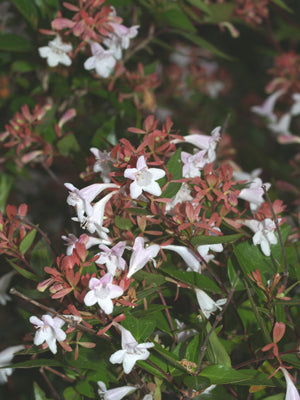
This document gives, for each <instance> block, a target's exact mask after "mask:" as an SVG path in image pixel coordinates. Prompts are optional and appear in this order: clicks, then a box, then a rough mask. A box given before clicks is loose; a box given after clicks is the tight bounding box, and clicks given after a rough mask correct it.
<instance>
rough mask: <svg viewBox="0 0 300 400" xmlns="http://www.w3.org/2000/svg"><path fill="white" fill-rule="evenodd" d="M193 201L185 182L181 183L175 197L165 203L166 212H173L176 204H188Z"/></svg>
mask: <svg viewBox="0 0 300 400" xmlns="http://www.w3.org/2000/svg"><path fill="white" fill-rule="evenodd" d="M192 200H193V197H192V196H191V189H190V188H189V186H188V185H187V183H186V182H183V183H182V185H181V187H180V189H179V190H178V192H177V193H176V195H175V196H174V197H173V198H172V201H171V202H170V203H166V212H173V210H174V208H175V206H176V204H178V203H183V202H184V201H187V202H190V201H192Z"/></svg>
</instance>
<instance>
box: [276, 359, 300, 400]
mask: <svg viewBox="0 0 300 400" xmlns="http://www.w3.org/2000/svg"><path fill="white" fill-rule="evenodd" d="M280 369H281V371H282V373H283V375H284V377H285V381H286V395H285V400H300V395H299V392H298V390H297V389H296V386H295V385H294V383H293V381H292V379H291V378H290V375H289V373H288V372H287V370H286V369H285V368H282V367H281V368H280Z"/></svg>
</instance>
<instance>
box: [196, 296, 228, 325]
mask: <svg viewBox="0 0 300 400" xmlns="http://www.w3.org/2000/svg"><path fill="white" fill-rule="evenodd" d="M195 292H196V296H197V300H198V304H199V307H200V309H201V311H202V312H203V314H204V315H205V317H206V318H207V319H209V318H210V316H211V314H213V313H214V312H215V311H217V310H218V309H219V310H222V307H221V306H223V305H224V304H225V303H226V301H227V299H219V300H217V301H214V300H213V299H212V298H211V297H209V295H208V294H206V293H205V292H204V291H203V290H201V289H198V288H196V289H195Z"/></svg>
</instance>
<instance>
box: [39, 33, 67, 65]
mask: <svg viewBox="0 0 300 400" xmlns="http://www.w3.org/2000/svg"><path fill="white" fill-rule="evenodd" d="M71 50H72V45H71V44H70V43H63V42H62V41H61V37H60V36H56V38H55V39H54V40H51V41H50V42H49V43H48V46H44V47H40V48H39V53H40V56H41V57H42V58H47V63H48V65H49V67H56V66H57V65H58V64H64V65H66V66H67V67H69V66H70V65H71V64H72V60H71V58H70V57H69V56H68V54H67V53H68V52H69V51H71Z"/></svg>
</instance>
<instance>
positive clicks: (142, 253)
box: [127, 236, 160, 278]
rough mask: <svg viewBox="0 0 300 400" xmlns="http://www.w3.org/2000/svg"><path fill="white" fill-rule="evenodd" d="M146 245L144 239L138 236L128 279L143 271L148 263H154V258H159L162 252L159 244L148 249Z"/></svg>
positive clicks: (130, 262) (131, 258) (134, 245)
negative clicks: (158, 255)
mask: <svg viewBox="0 0 300 400" xmlns="http://www.w3.org/2000/svg"><path fill="white" fill-rule="evenodd" d="M144 245H145V241H144V238H142V237H141V236H138V237H137V238H136V239H135V241H134V244H133V252H132V254H131V257H130V261H129V270H128V275H127V277H128V278H130V277H131V276H132V275H133V274H135V273H136V272H137V271H139V270H140V269H142V268H143V267H144V266H145V265H146V264H147V262H148V261H153V262H154V260H153V258H154V257H156V256H157V254H158V252H159V250H160V247H159V245H158V244H152V245H150V246H148V247H144Z"/></svg>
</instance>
